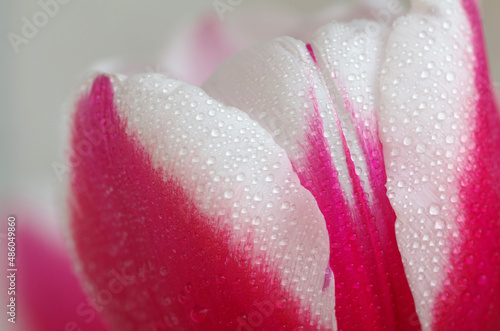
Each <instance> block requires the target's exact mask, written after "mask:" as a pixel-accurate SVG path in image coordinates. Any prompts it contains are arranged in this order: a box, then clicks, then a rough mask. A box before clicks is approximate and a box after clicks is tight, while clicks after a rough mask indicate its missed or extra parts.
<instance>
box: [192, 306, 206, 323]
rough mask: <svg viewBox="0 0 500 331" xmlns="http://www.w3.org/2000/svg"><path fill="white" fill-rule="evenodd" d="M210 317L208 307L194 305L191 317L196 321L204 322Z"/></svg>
mask: <svg viewBox="0 0 500 331" xmlns="http://www.w3.org/2000/svg"><path fill="white" fill-rule="evenodd" d="M207 317H208V309H207V308H206V307H203V306H198V305H196V306H194V307H193V309H191V319H192V320H193V321H194V322H195V323H202V322H205V321H206V320H207Z"/></svg>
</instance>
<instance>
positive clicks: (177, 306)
mask: <svg viewBox="0 0 500 331" xmlns="http://www.w3.org/2000/svg"><path fill="white" fill-rule="evenodd" d="M113 89H115V90H116V96H114V92H113ZM91 136H92V137H94V138H96V139H95V140H94V143H93V144H92V143H90V141H91V140H90V138H88V137H91ZM72 150H73V152H72V153H73V154H78V153H80V154H81V155H80V156H83V158H82V159H81V162H80V163H79V164H76V165H75V166H74V169H73V174H72V179H71V183H72V184H71V200H70V206H71V208H70V209H71V228H72V233H73V240H74V244H75V249H76V253H77V255H78V258H79V260H80V263H81V267H82V274H83V276H84V277H85V279H87V281H88V284H89V286H90V287H91V289H92V292H93V293H94V294H97V295H99V293H100V290H102V289H106V288H107V287H108V286H109V284H110V282H112V281H113V280H114V279H122V278H126V279H128V281H129V283H128V284H125V285H124V286H123V288H122V289H121V290H120V291H116V293H113V294H112V298H111V299H110V300H107V303H108V304H107V305H106V307H105V309H104V312H103V314H104V316H105V318H106V319H107V321H108V322H109V323H110V324H111V325H112V326H113V327H114V328H115V329H117V330H131V329H133V330H137V329H140V328H141V327H142V328H147V329H152V328H154V327H156V328H160V329H166V328H179V329H180V328H184V329H185V328H189V329H190V330H223V329H232V330H234V329H238V330H248V329H250V328H252V327H260V328H262V329H266V330H280V329H283V330H285V329H286V330H291V329H294V328H296V327H303V328H305V329H333V328H334V326H335V319H334V314H333V305H334V292H333V287H330V288H328V289H323V284H324V279H325V272H324V270H325V269H326V266H327V261H328V249H327V247H326V245H327V237H326V229H325V227H324V220H323V217H322V215H321V213H320V211H319V209H318V208H317V206H316V203H315V201H314V199H313V197H312V196H311V195H310V194H309V193H308V192H307V191H306V190H305V189H303V188H302V187H301V186H300V184H299V180H298V178H297V177H296V176H295V175H294V173H293V171H292V169H291V165H290V163H289V161H288V160H287V158H286V155H285V153H284V152H283V151H282V150H281V149H280V148H279V147H278V146H277V145H275V144H274V142H273V141H272V139H271V137H270V136H268V135H267V134H266V132H265V131H264V130H263V129H262V128H260V127H259V126H258V125H257V124H256V123H255V122H253V121H251V120H249V119H248V118H247V116H246V115H245V114H244V113H242V112H240V111H239V110H237V109H234V108H229V107H225V106H223V105H221V104H219V103H217V102H215V101H214V100H213V99H211V98H209V97H208V96H207V95H206V94H205V93H203V92H202V91H201V90H199V89H197V88H194V87H192V86H189V85H187V84H184V83H181V82H178V81H175V80H172V79H168V78H166V77H164V76H161V75H142V76H135V77H131V78H128V79H125V78H124V79H123V80H122V81H120V80H118V79H117V78H113V83H112V81H111V79H110V78H109V77H107V76H98V77H97V78H96V79H95V81H94V83H93V86H92V89H91V90H90V91H88V92H86V93H85V94H84V95H83V96H82V98H81V100H80V101H79V103H78V105H77V110H76V113H75V117H74V129H73V138H72ZM305 238H308V239H306V240H305ZM117 274H118V275H119V274H124V275H125V276H123V277H118V276H117ZM103 300H105V299H103ZM324 310H326V312H325V311H324ZM322 311H323V312H324V313H323V314H322V313H321V312H322Z"/></svg>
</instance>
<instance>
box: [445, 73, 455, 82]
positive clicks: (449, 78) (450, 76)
mask: <svg viewBox="0 0 500 331" xmlns="http://www.w3.org/2000/svg"><path fill="white" fill-rule="evenodd" d="M455 77H456V75H455V73H453V72H448V73H447V74H446V80H447V81H449V82H453V81H454V80H455Z"/></svg>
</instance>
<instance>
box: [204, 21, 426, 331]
mask: <svg viewBox="0 0 500 331" xmlns="http://www.w3.org/2000/svg"><path fill="white" fill-rule="evenodd" d="M368 23H369V21H356V22H353V23H349V24H341V23H333V24H329V25H327V26H325V27H324V28H322V29H320V31H319V32H318V34H317V37H316V38H315V40H314V42H312V43H311V44H305V43H303V42H302V41H298V40H295V39H292V38H280V39H277V40H275V41H272V42H270V43H268V44H265V45H262V46H258V47H255V48H253V49H251V50H249V51H246V52H243V53H241V54H239V55H237V56H235V57H233V58H232V59H230V60H229V61H227V62H226V63H224V64H223V65H222V66H221V67H220V68H219V69H218V70H217V71H216V72H215V73H214V75H213V76H212V77H211V78H210V79H209V80H208V81H207V82H206V83H205V84H204V86H203V87H204V89H205V90H206V91H207V92H208V93H209V94H210V95H212V96H214V97H216V98H219V99H220V100H222V101H224V102H225V103H227V104H229V105H232V106H234V107H237V108H239V109H242V110H244V111H246V112H248V114H249V115H250V116H251V117H252V118H253V119H255V120H257V121H259V123H260V124H261V125H262V126H263V127H264V128H266V129H267V130H268V131H269V132H270V133H271V134H272V135H273V137H274V139H275V141H276V142H277V143H278V144H279V145H280V146H282V147H283V148H284V149H285V150H286V151H287V153H288V156H289V158H290V160H291V161H292V165H293V167H294V170H295V171H296V173H297V174H298V176H299V178H300V180H301V183H302V185H304V187H306V188H307V189H308V190H309V191H310V192H311V193H312V194H313V195H314V197H315V198H316V201H317V202H318V206H319V207H320V209H321V211H322V212H323V215H324V216H325V220H326V223H327V229H328V232H329V238H330V267H331V269H332V271H333V274H334V275H335V293H336V306H335V311H336V317H337V321H338V325H339V329H341V330H383V329H388V330H413V329H415V330H417V329H419V328H420V324H419V320H418V317H417V316H416V312H415V306H414V303H413V297H412V293H411V291H410V287H409V285H408V282H407V279H406V275H405V272H404V268H403V264H402V260H401V255H400V253H399V250H398V246H397V242H396V236H395V229H394V226H395V221H396V214H395V213H394V211H393V209H392V207H391V204H390V202H389V200H388V198H387V194H386V189H385V186H384V185H385V182H386V177H385V169H384V161H383V158H382V146H381V144H380V141H379V140H378V132H377V122H376V116H375V109H374V106H373V102H374V101H373V94H374V89H375V88H376V87H377V81H376V79H377V77H378V76H377V72H378V64H379V62H380V54H379V53H380V52H381V50H382V49H381V47H382V46H383V43H382V41H383V39H382V38H383V37H384V35H383V34H382V35H381V37H380V38H378V39H371V40H370V39H368V38H366V35H365V34H366V32H365V31H366V26H367V24H368ZM358 37H359V38H364V39H365V40H367V43H366V44H364V45H359V44H354V43H357V42H358V39H359V38H358ZM327 42H329V44H327ZM329 45H331V47H329ZM356 47H358V48H360V49H356ZM351 49H353V50H351ZM343 52H345V53H343ZM350 52H355V53H353V54H351V53H350ZM361 55H364V56H365V59H366V60H365V61H364V62H356V63H351V61H350V59H351V58H350V57H349V56H356V59H358V61H359V57H360V56H361ZM332 57H333V58H334V59H332ZM330 61H332V62H333V61H335V62H336V64H333V63H332V62H330ZM329 65H330V66H333V65H335V66H337V67H338V69H336V68H331V67H328V66H329ZM330 70H334V71H330ZM352 76H354V77H359V79H361V78H362V77H364V78H366V79H365V82H364V83H360V82H358V81H356V80H355V79H351V77H352ZM353 97H354V99H355V100H354V101H352V98H353ZM356 100H358V101H356ZM355 102H357V103H355Z"/></svg>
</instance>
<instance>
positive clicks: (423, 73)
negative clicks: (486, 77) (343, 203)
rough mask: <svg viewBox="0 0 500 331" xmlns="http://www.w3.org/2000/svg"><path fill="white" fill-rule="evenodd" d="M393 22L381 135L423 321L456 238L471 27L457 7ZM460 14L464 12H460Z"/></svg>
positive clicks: (467, 147)
mask: <svg viewBox="0 0 500 331" xmlns="http://www.w3.org/2000/svg"><path fill="white" fill-rule="evenodd" d="M429 10H430V11H431V12H437V11H438V10H439V12H440V13H441V14H443V16H444V18H443V17H441V16H437V17H429V16H424V15H419V14H414V15H409V16H407V17H403V18H400V19H399V20H398V21H396V23H395V26H394V32H393V34H392V36H391V37H390V38H389V41H388V48H387V58H386V60H385V64H384V67H383V70H382V78H381V116H380V119H381V120H380V123H381V125H380V129H381V140H382V143H383V145H384V148H385V151H384V152H385V156H386V167H387V173H388V184H387V188H388V194H389V198H390V200H391V203H392V205H393V206H394V209H395V211H396V213H397V216H398V221H397V223H396V231H397V238H398V244H399V247H400V250H401V254H402V257H403V260H404V263H405V268H406V270H407V275H408V279H409V283H410V286H411V288H412V292H413V294H414V298H415V303H416V307H417V312H418V314H419V316H420V319H421V322H422V325H423V326H424V327H426V328H427V327H429V325H430V322H431V321H432V315H431V308H432V307H433V304H434V300H435V298H436V295H437V294H438V292H439V291H440V290H441V289H442V284H443V281H444V280H445V277H446V269H445V266H446V264H447V263H448V262H447V261H449V258H450V253H451V251H450V250H451V249H450V248H451V247H452V246H453V244H456V243H457V242H458V241H457V238H458V237H459V232H458V224H457V221H458V222H460V207H461V206H460V203H459V202H460V201H459V200H460V197H459V188H460V182H459V178H460V175H461V174H462V173H463V170H464V169H462V167H463V166H464V164H465V162H466V160H467V156H468V154H469V153H470V152H471V151H472V150H473V149H474V146H473V145H472V142H471V140H472V139H471V138H472V132H471V130H472V129H473V127H474V123H473V121H474V119H473V117H472V113H471V110H472V109H473V108H474V107H473V103H474V102H475V98H474V80H473V79H472V77H474V75H473V68H472V59H471V57H472V52H471V47H470V46H469V41H468V40H469V39H468V38H470V32H469V31H467V29H468V26H467V25H466V22H465V21H464V20H462V21H460V20H458V19H455V20H454V21H453V22H452V20H451V19H449V18H450V17H454V18H456V17H462V18H463V17H464V16H463V13H460V12H459V11H460V10H461V9H459V7H457V6H456V5H450V4H443V6H442V8H439V9H437V8H432V7H431V8H430V9H429ZM461 14H462V15H461Z"/></svg>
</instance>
